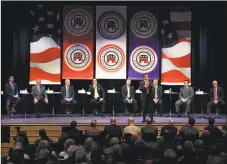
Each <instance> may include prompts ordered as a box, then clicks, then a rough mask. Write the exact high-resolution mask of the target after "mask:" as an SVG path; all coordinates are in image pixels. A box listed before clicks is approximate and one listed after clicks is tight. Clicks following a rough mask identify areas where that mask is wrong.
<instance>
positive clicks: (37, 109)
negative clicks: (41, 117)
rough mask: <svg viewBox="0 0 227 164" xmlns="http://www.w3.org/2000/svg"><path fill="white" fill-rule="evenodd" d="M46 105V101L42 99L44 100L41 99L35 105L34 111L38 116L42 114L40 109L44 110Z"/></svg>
mask: <svg viewBox="0 0 227 164" xmlns="http://www.w3.org/2000/svg"><path fill="white" fill-rule="evenodd" d="M44 104H46V103H45V102H44V99H42V98H41V99H39V100H38V102H37V103H34V110H35V112H36V114H37V115H38V114H40V109H43V106H44Z"/></svg>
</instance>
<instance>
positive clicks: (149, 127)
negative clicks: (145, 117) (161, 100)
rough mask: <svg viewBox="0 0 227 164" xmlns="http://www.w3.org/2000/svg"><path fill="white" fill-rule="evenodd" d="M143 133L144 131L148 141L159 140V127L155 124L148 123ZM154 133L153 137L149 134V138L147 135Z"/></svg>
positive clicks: (142, 130) (143, 134)
mask: <svg viewBox="0 0 227 164" xmlns="http://www.w3.org/2000/svg"><path fill="white" fill-rule="evenodd" d="M141 133H142V137H143V139H144V140H145V141H146V142H155V141H157V135H158V129H157V128H156V127H155V126H153V125H147V126H145V127H144V128H142V129H141ZM149 134H150V135H151V134H152V137H151V136H149V138H147V137H146V136H148V135H149Z"/></svg>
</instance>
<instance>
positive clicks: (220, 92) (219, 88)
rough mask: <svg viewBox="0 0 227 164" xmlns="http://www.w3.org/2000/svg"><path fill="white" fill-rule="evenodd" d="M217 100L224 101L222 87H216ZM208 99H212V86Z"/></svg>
mask: <svg viewBox="0 0 227 164" xmlns="http://www.w3.org/2000/svg"><path fill="white" fill-rule="evenodd" d="M217 96H218V100H221V101H224V90H223V88H222V87H218V88H217ZM210 100H211V101H214V87H212V88H210Z"/></svg>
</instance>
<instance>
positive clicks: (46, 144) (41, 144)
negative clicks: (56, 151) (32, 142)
mask: <svg viewBox="0 0 227 164" xmlns="http://www.w3.org/2000/svg"><path fill="white" fill-rule="evenodd" d="M42 149H48V151H50V152H51V150H52V147H51V145H50V143H49V142H48V141H47V140H41V141H40V142H39V145H38V146H37V148H36V152H37V153H38V152H39V151H40V150H42Z"/></svg>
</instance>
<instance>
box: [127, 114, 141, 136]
mask: <svg viewBox="0 0 227 164" xmlns="http://www.w3.org/2000/svg"><path fill="white" fill-rule="evenodd" d="M127 133H130V134H132V135H137V136H138V137H139V138H141V136H142V134H141V129H140V128H139V127H138V126H135V124H134V119H133V118H131V117H130V118H129V119H128V126H126V127H125V128H124V130H123V136H125V134H127Z"/></svg>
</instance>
